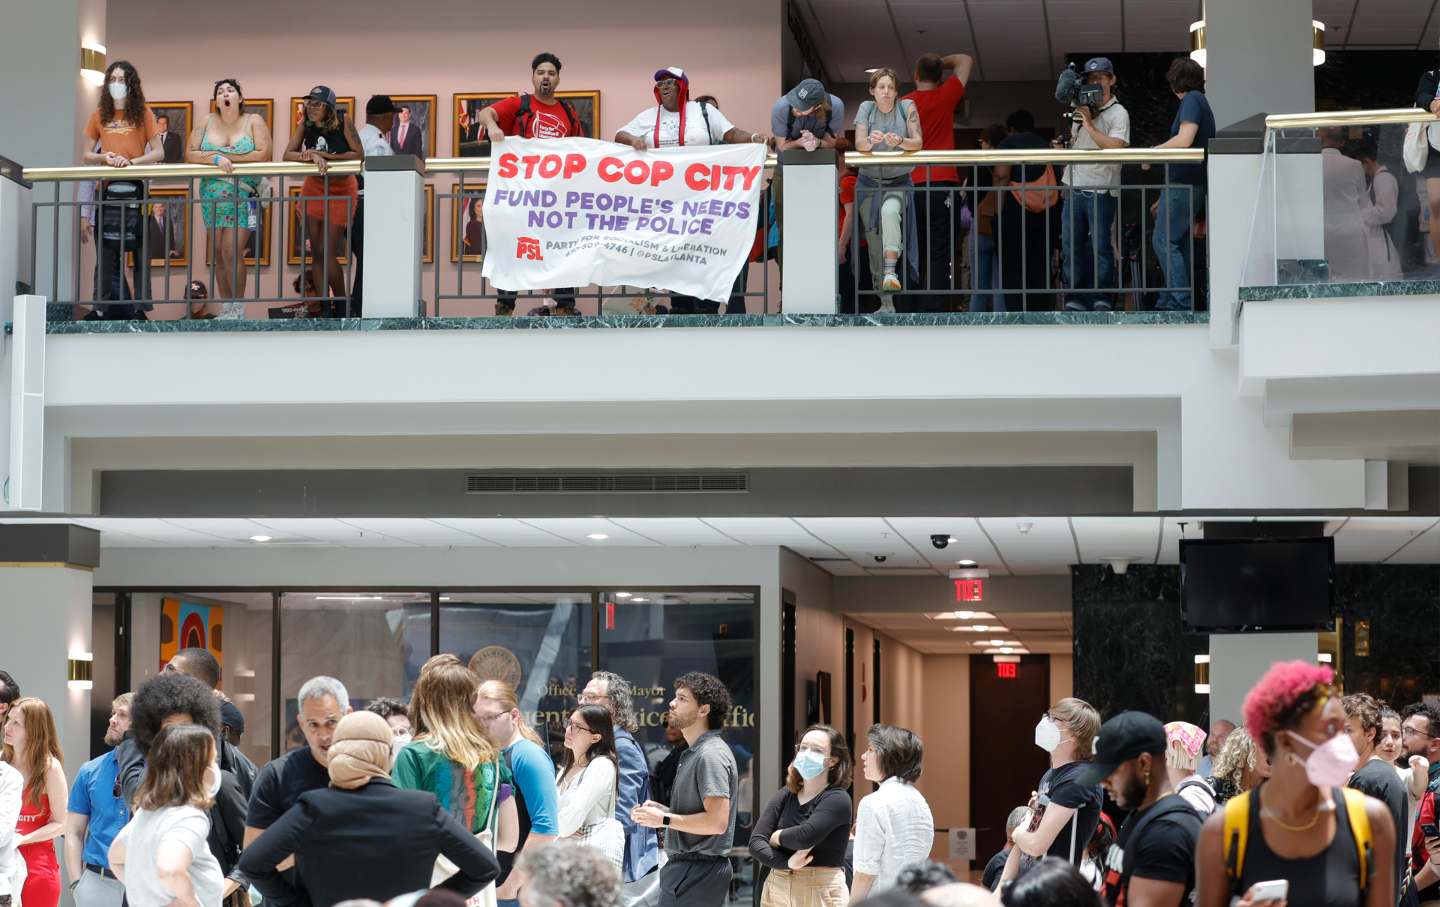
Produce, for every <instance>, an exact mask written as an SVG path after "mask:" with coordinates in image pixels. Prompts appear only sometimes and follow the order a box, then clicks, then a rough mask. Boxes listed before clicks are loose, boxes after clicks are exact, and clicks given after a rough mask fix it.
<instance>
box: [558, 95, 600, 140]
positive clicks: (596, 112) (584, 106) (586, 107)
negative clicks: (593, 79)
mask: <svg viewBox="0 0 1440 907" xmlns="http://www.w3.org/2000/svg"><path fill="white" fill-rule="evenodd" d="M555 97H556V99H557V100H561V101H568V102H570V106H571V108H573V109H574V111H575V117H576V119H578V120H579V121H580V126H581V128H583V129H584V130H585V137H586V138H587V139H598V138H600V135H599V132H600V92H599V91H598V90H595V91H557V92H555Z"/></svg>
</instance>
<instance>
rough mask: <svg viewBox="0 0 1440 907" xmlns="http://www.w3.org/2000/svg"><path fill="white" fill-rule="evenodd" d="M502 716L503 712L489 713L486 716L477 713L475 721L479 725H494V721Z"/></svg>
mask: <svg viewBox="0 0 1440 907" xmlns="http://www.w3.org/2000/svg"><path fill="white" fill-rule="evenodd" d="M504 714H505V713H504V712H491V713H490V714H488V715H481V714H479V713H476V715H475V720H476V721H478V722H480V723H481V724H494V723H495V719H497V718H499V717H500V716H501V715H504Z"/></svg>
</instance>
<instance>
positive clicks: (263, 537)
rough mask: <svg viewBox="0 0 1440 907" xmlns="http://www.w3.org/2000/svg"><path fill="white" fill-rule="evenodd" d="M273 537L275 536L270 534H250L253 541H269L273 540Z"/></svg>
mask: <svg viewBox="0 0 1440 907" xmlns="http://www.w3.org/2000/svg"><path fill="white" fill-rule="evenodd" d="M271 538H273V536H269V535H252V536H250V541H252V542H268V541H270V540H271Z"/></svg>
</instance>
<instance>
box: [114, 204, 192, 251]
mask: <svg viewBox="0 0 1440 907" xmlns="http://www.w3.org/2000/svg"><path fill="white" fill-rule="evenodd" d="M189 195H190V192H189V190H188V189H163V188H160V187H158V186H152V187H151V188H150V197H151V198H152V199H154V201H152V202H151V203H150V204H148V205H146V206H145V238H144V242H145V243H146V245H145V252H146V254H148V255H149V256H150V267H152V268H163V267H165V266H166V265H169V266H170V267H171V268H183V267H185V266H186V265H187V264H189V263H190V216H191V205H190V204H189ZM171 199H173V201H171ZM125 260H126V266H127V267H131V266H133V265H134V262H135V252H134V250H128V251H126V253H125Z"/></svg>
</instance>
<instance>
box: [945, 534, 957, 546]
mask: <svg viewBox="0 0 1440 907" xmlns="http://www.w3.org/2000/svg"><path fill="white" fill-rule="evenodd" d="M948 541H949V542H950V544H952V545H958V544H960V540H959V539H957V538H956V537H955V536H953V535H952V536H950V538H949V539H948Z"/></svg>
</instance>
